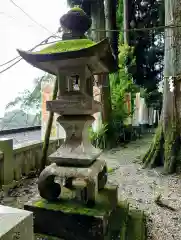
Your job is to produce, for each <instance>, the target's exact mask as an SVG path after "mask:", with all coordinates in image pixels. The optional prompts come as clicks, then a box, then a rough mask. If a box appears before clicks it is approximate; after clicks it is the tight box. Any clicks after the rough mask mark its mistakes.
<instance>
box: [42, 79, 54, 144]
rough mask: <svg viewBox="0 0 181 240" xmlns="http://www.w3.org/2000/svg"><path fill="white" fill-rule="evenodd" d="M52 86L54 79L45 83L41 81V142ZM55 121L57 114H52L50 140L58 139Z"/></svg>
mask: <svg viewBox="0 0 181 240" xmlns="http://www.w3.org/2000/svg"><path fill="white" fill-rule="evenodd" d="M54 84H55V79H53V78H50V79H49V80H46V81H42V84H41V97H42V120H41V138H42V140H44V137H45V132H46V128H47V123H48V118H49V112H48V111H47V110H46V102H47V101H51V100H52V95H53V88H54ZM56 119H57V114H54V118H53V123H52V130H51V134H50V140H53V139H56V138H57V137H58V136H57V124H56Z"/></svg>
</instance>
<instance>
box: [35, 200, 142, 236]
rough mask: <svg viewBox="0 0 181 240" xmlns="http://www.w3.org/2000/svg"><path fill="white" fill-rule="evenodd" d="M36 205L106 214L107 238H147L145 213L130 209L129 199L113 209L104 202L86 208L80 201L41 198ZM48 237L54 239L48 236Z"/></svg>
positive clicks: (85, 213) (69, 211)
mask: <svg viewBox="0 0 181 240" xmlns="http://www.w3.org/2000/svg"><path fill="white" fill-rule="evenodd" d="M35 206H37V207H42V208H46V209H51V210H61V211H63V212H67V213H75V214H84V215H88V216H104V217H106V219H107V220H108V221H109V225H108V226H109V228H108V232H107V234H106V236H105V239H118V236H119V239H120V240H146V221H145V215H144V213H143V212H142V211H139V210H130V209H129V204H128V202H127V201H121V202H119V204H118V205H117V207H116V208H114V209H111V208H108V207H107V205H105V203H104V202H102V203H99V204H96V206H95V207H94V208H86V207H85V206H83V205H82V204H80V203H75V202H74V203H73V202H70V201H69V202H68V201H66V202H59V203H48V202H46V201H45V200H41V201H38V202H36V203H35ZM47 239H54V238H51V237H47Z"/></svg>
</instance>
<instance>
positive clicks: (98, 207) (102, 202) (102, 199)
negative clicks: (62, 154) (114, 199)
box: [33, 188, 112, 216]
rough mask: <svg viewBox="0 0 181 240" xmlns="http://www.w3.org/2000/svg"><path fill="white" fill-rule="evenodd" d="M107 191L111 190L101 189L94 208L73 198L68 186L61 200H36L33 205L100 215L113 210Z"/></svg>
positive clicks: (67, 211) (75, 212)
mask: <svg viewBox="0 0 181 240" xmlns="http://www.w3.org/2000/svg"><path fill="white" fill-rule="evenodd" d="M107 191H109V189H107V188H105V189H103V190H101V191H100V193H99V194H98V196H97V198H96V204H95V206H94V207H93V208H87V207H86V206H85V205H84V204H82V203H81V202H79V201H76V200H75V199H74V198H72V196H73V193H72V192H71V191H70V190H68V189H66V188H65V189H64V188H63V190H62V193H61V199H60V200H58V201H56V202H48V201H46V200H44V199H41V200H37V201H35V202H34V203H33V205H34V206H35V207H40V208H46V209H50V210H55V211H63V212H65V213H74V214H85V215H88V216H95V215H97V216H99V215H104V214H106V213H107V212H110V211H111V210H112V206H111V205H110V204H109V201H108V198H107Z"/></svg>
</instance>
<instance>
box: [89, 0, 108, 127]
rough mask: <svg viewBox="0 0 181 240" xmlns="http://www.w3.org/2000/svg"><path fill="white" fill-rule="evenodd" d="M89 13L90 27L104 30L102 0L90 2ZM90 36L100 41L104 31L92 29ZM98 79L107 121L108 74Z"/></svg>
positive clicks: (106, 121) (104, 34) (103, 116)
mask: <svg viewBox="0 0 181 240" xmlns="http://www.w3.org/2000/svg"><path fill="white" fill-rule="evenodd" d="M91 15H92V28H94V29H98V30H100V29H101V30H105V29H106V27H105V8H104V1H103V0H97V1H95V2H93V3H92V9H91ZM92 37H93V39H94V41H101V40H103V39H104V38H105V37H106V32H105V31H93V35H92ZM98 81H99V83H101V102H102V108H103V109H102V120H103V123H109V121H110V118H111V115H112V108H111V94H110V83H109V75H103V76H98Z"/></svg>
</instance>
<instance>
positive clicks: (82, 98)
mask: <svg viewBox="0 0 181 240" xmlns="http://www.w3.org/2000/svg"><path fill="white" fill-rule="evenodd" d="M60 23H61V27H62V29H63V31H64V32H63V37H62V38H63V39H62V41H59V42H57V43H55V44H53V45H51V46H48V47H46V48H45V49H43V50H41V51H39V52H25V51H21V50H18V52H19V54H20V55H21V57H22V58H23V59H25V60H26V61H27V62H28V63H30V64H31V65H33V66H35V67H37V68H39V69H41V70H44V71H46V72H48V73H51V74H54V75H56V76H57V78H58V96H57V99H56V100H53V101H48V102H47V110H48V111H51V112H54V113H57V114H59V117H58V119H57V121H58V122H59V123H60V124H61V125H62V127H63V128H64V129H65V132H66V139H65V142H64V143H63V144H62V145H61V146H60V148H59V149H58V150H57V151H56V152H55V153H53V154H52V155H50V156H49V159H50V161H51V164H50V165H49V166H47V167H46V168H45V169H44V170H43V171H42V173H41V174H40V177H39V180H38V189H39V193H40V196H41V197H42V198H44V199H46V200H48V201H55V200H56V199H58V198H59V197H60V198H61V194H62V193H63V189H64V188H67V189H70V190H72V191H75V197H76V198H78V199H79V200H80V201H82V202H84V203H85V204H86V205H88V206H92V205H94V203H95V199H96V195H97V194H98V193H99V191H100V190H101V189H103V188H104V187H105V184H106V182H107V166H106V162H105V161H104V160H99V159H98V157H99V155H100V154H101V150H100V149H96V148H94V147H93V146H92V145H91V142H90V139H89V136H88V128H89V126H91V124H92V122H93V121H94V118H93V116H92V115H93V114H94V113H96V112H100V111H101V103H99V102H97V101H95V100H94V99H93V91H92V88H93V81H94V75H99V74H109V73H112V72H114V71H116V70H117V69H116V60H115V58H114V56H113V54H112V50H111V47H110V44H109V40H108V39H104V40H103V41H101V42H99V43H95V42H93V41H91V40H89V39H87V38H86V37H85V32H86V31H87V30H88V29H89V28H90V26H91V20H90V19H89V17H88V16H87V15H86V14H85V13H84V11H83V10H81V9H79V8H73V9H71V10H70V11H69V12H68V13H67V14H65V15H64V16H62V18H61V19H60ZM56 177H59V178H61V179H62V181H61V184H60V183H57V182H55V178H56Z"/></svg>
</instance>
